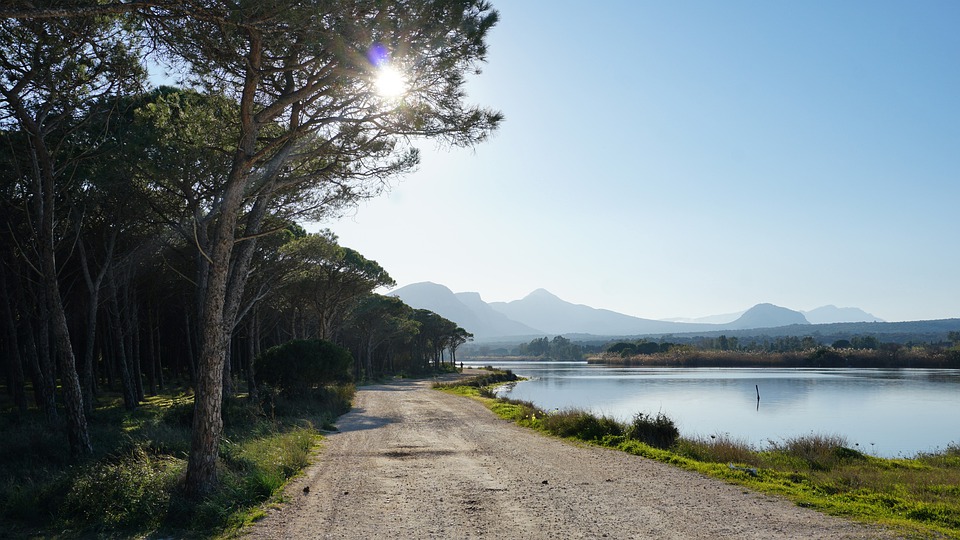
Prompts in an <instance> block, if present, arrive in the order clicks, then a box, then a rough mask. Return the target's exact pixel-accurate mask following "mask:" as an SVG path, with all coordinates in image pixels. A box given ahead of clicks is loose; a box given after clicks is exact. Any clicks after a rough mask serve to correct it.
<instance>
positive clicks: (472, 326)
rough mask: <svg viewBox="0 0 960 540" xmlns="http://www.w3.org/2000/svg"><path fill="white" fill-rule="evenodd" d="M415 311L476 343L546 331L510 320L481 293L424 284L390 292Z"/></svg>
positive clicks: (538, 333) (426, 282)
mask: <svg viewBox="0 0 960 540" xmlns="http://www.w3.org/2000/svg"><path fill="white" fill-rule="evenodd" d="M389 294H390V296H396V297H399V298H400V299H401V300H403V301H404V302H405V303H406V304H407V305H408V306H410V307H412V308H415V309H429V310H430V311H433V312H434V313H437V314H439V315H441V316H443V317H445V318H447V319H450V320H451V321H454V322H456V323H457V324H459V325H460V326H462V327H463V328H464V329H465V330H466V331H467V332H470V333H472V334H473V335H474V337H475V338H476V339H479V340H482V339H487V338H493V337H516V336H535V335H543V334H544V331H543V330H539V329H536V328H531V327H529V326H527V325H525V324H523V323H521V322H517V321H514V320H511V319H509V318H507V317H506V316H505V315H503V314H502V313H499V312H497V311H496V310H494V309H493V308H491V307H490V305H489V304H487V303H486V302H484V301H483V299H482V298H480V294H479V293H458V294H454V292H453V291H451V290H450V289H448V288H447V287H445V286H443V285H438V284H436V283H431V282H429V281H424V282H421V283H414V284H412V285H407V286H406V287H401V288H399V289H396V290H394V291H391V292H390V293H389Z"/></svg>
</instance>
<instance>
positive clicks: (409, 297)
mask: <svg viewBox="0 0 960 540" xmlns="http://www.w3.org/2000/svg"><path fill="white" fill-rule="evenodd" d="M390 294H391V295H393V296H398V297H400V298H401V299H402V300H403V301H404V302H406V303H407V304H408V305H410V306H412V307H414V308H420V309H429V310H431V311H434V312H436V313H439V314H440V315H442V316H444V317H446V318H448V319H450V320H452V321H455V322H456V323H457V324H459V325H460V326H462V327H464V328H465V329H466V330H467V331H468V332H471V333H473V334H474V336H475V339H476V340H477V341H486V342H493V341H497V340H498V339H505V338H506V339H509V340H512V341H518V342H519V341H523V340H527V341H528V340H530V339H532V338H534V337H540V336H553V335H565V336H567V337H568V338H569V337H571V336H580V337H587V336H590V337H591V338H596V339H599V338H602V337H604V336H606V337H630V336H662V335H667V334H670V335H684V334H686V335H690V334H701V335H711V334H713V335H719V333H724V332H726V333H728V334H729V335H737V334H742V333H744V332H750V331H751V330H756V329H759V331H758V332H756V334H758V335H759V334H760V333H763V334H767V333H770V334H776V333H779V332H780V330H785V331H786V329H789V332H792V333H793V334H797V333H807V334H809V333H817V332H820V331H823V332H826V331H827V328H826V327H827V326H830V325H833V327H832V328H831V329H830V331H836V330H839V331H840V332H844V331H847V330H849V329H850V328H859V327H861V326H858V325H865V326H864V327H867V328H870V329H871V330H873V329H874V328H876V326H874V325H876V324H880V322H879V321H880V320H879V319H877V318H876V317H874V316H873V315H870V314H869V313H867V312H865V311H863V310H860V309H858V308H838V307H836V306H823V307H820V308H817V309H814V310H811V311H808V312H806V313H804V312H800V311H795V310H792V309H787V308H785V307H780V306H775V305H773V304H757V305H755V306H753V307H752V308H750V309H748V310H746V311H744V312H741V313H732V314H727V315H716V316H713V317H702V318H699V319H685V320H686V321H697V322H678V320H676V319H674V320H670V321H660V320H654V319H643V318H640V317H633V316H630V315H625V314H623V313H617V312H615V311H610V310H608V309H597V308H593V307H590V306H585V305H582V304H573V303H571V302H567V301H566V300H563V299H561V298H559V297H557V296H556V295H554V294H552V293H550V292H549V291H547V290H545V289H537V290H535V291H533V292H532V293H530V294H528V295H527V296H525V297H524V298H522V299H520V300H514V301H512V302H490V303H487V302H484V301H483V299H482V298H481V297H480V294H479V293H475V292H462V293H454V292H453V291H451V290H450V289H448V288H447V287H445V286H443V285H438V284H436V283H430V282H423V283H414V284H412V285H407V286H405V287H401V288H399V289H396V290H395V291H393V292H391V293H390ZM709 320H712V321H715V322H714V323H712V324H711V323H708V322H706V321H709ZM721 321H722V322H721ZM811 323H813V324H811ZM814 324H815V325H816V327H814ZM836 325H841V326H843V325H846V327H844V328H842V329H838V328H836ZM765 329H777V330H776V331H770V332H767V330H765ZM873 331H875V330H873Z"/></svg>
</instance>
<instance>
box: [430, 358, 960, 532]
mask: <svg viewBox="0 0 960 540" xmlns="http://www.w3.org/2000/svg"><path fill="white" fill-rule="evenodd" d="M495 373H499V375H497V376H498V377H501V378H503V379H505V380H509V379H510V376H512V375H513V374H512V373H509V372H495ZM483 377H485V378H487V379H489V378H490V376H489V375H484V376H483ZM475 382H476V381H465V382H463V383H461V385H460V386H456V387H450V386H449V385H446V386H444V387H442V388H441V389H443V390H445V391H451V392H454V393H457V394H460V395H465V396H470V397H474V398H476V399H479V400H481V401H483V402H484V403H485V404H486V405H487V407H489V408H490V409H491V410H492V411H493V412H494V413H496V414H497V415H499V416H500V417H502V418H505V419H508V420H512V421H514V422H516V423H517V424H519V425H521V426H525V427H529V428H531V429H535V430H538V431H541V432H543V433H545V434H549V435H553V436H557V437H563V438H568V439H574V440H577V441H583V442H586V443H589V444H595V445H599V446H606V447H610V448H616V449H619V450H622V451H624V452H628V453H630V454H634V455H638V456H643V457H646V458H650V459H654V460H657V461H661V462H664V463H669V464H671V465H675V466H678V467H682V468H684V469H687V470H691V471H696V472H699V473H702V474H706V475H709V476H712V477H714V478H718V479H721V480H724V481H727V482H732V483H735V484H739V485H743V486H746V487H749V488H751V489H755V490H757V491H760V492H763V493H769V494H773V495H778V496H782V497H785V498H787V499H790V500H792V501H793V502H795V503H796V504H797V505H799V506H803V507H807V508H814V509H816V510H819V511H821V512H825V513H828V514H832V515H836V516H843V517H846V518H850V519H855V520H859V521H864V522H873V523H878V524H881V525H885V526H888V527H892V528H895V529H897V530H898V531H902V532H903V533H905V534H907V535H910V536H918V537H925V538H929V537H931V536H933V537H937V536H940V537H947V538H960V487H958V486H960V447H958V446H950V447H948V448H947V449H946V450H945V451H943V452H940V453H936V454H918V455H916V456H915V457H913V458H909V459H906V458H897V459H885V458H878V457H874V456H870V455H867V454H864V453H862V452H860V451H858V450H856V449H853V448H850V447H849V446H848V444H847V441H846V439H845V438H844V437H842V436H839V435H822V434H811V435H808V436H803V437H796V438H792V439H786V440H784V441H779V442H774V441H770V443H769V445H768V446H767V447H766V448H763V449H760V448H756V447H754V446H752V445H750V444H749V443H746V442H744V441H740V440H736V439H733V438H730V437H728V436H723V435H715V436H711V437H699V438H693V439H688V438H684V437H681V436H680V433H679V431H678V430H677V428H676V426H675V425H674V423H673V421H672V420H670V419H669V418H667V417H666V416H664V415H662V414H657V415H647V414H643V413H638V414H637V415H636V416H634V418H633V420H632V421H631V422H629V423H624V422H621V421H619V420H617V419H614V418H610V417H605V416H597V415H594V414H592V413H590V412H587V411H582V410H565V411H552V412H548V411H543V410H541V409H539V408H538V407H536V406H535V405H534V404H532V403H530V402H525V401H518V400H509V399H502V398H497V397H496V395H495V394H494V392H493V390H492V387H491V386H479V387H478V386H476V385H475V384H474V383H475Z"/></svg>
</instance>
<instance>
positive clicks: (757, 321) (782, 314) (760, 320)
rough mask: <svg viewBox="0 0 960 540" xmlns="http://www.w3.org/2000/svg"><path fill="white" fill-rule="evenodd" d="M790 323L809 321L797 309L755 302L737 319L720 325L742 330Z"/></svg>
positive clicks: (805, 322)
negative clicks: (755, 303)
mask: <svg viewBox="0 0 960 540" xmlns="http://www.w3.org/2000/svg"><path fill="white" fill-rule="evenodd" d="M791 324H810V321H808V320H807V319H806V317H804V316H803V313H800V312H799V311H793V310H792V309H787V308H784V307H780V306H775V305H773V304H757V305H755V306H753V307H752V308H750V309H748V310H747V311H746V312H744V314H743V315H741V316H740V318H738V319H737V320H735V321H733V322H732V323H728V324H724V325H721V326H723V327H724V329H730V330H743V329H746V328H775V327H777V326H789V325H791Z"/></svg>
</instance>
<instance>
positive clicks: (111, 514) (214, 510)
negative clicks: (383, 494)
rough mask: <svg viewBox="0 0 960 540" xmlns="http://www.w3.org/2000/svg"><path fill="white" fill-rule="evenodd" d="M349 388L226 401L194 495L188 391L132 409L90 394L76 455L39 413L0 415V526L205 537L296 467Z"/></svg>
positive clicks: (225, 528) (62, 533)
mask: <svg viewBox="0 0 960 540" xmlns="http://www.w3.org/2000/svg"><path fill="white" fill-rule="evenodd" d="M353 392H354V389H353V387H352V386H350V385H346V386H331V387H325V388H318V389H314V390H312V391H311V392H309V393H308V394H305V395H300V396H297V397H290V396H285V395H282V394H281V393H279V392H276V391H272V390H271V389H269V388H264V389H263V392H262V394H263V401H262V403H256V404H255V403H250V402H249V401H248V400H247V399H246V397H245V396H239V397H233V398H230V399H229V400H227V401H226V402H225V404H224V410H223V414H224V436H223V439H222V442H221V445H220V459H219V463H218V476H219V480H220V481H219V486H218V487H217V489H215V490H214V491H213V492H212V493H211V494H209V495H208V496H206V497H205V498H203V499H201V500H195V499H188V498H187V497H186V496H185V495H184V493H183V488H182V481H183V478H184V474H185V471H186V462H187V456H188V454H189V450H190V427H191V421H192V414H193V397H192V395H190V394H188V393H183V392H180V393H168V394H165V395H161V396H154V397H149V398H147V399H146V401H145V402H144V403H143V404H141V406H140V407H139V408H138V409H136V410H134V411H126V410H124V409H123V407H122V404H121V402H120V400H119V399H114V398H113V397H107V398H106V399H102V400H100V401H101V403H102V405H101V406H100V407H99V408H98V409H97V410H96V411H95V413H94V414H93V415H92V416H91V419H90V431H91V436H92V439H93V445H94V449H95V451H96V454H95V455H93V456H91V457H90V458H88V459H86V460H84V461H83V462H80V463H76V462H74V461H72V460H71V458H70V456H69V455H68V450H67V449H66V448H65V446H66V445H65V444H63V441H62V440H61V437H62V435H61V432H60V431H59V430H52V429H50V427H49V426H47V425H46V424H44V423H43V422H42V420H41V419H40V418H30V417H27V418H24V417H22V416H21V417H19V418H14V417H12V416H10V417H7V416H4V415H0V428H2V429H3V432H4V434H5V436H4V437H3V438H2V439H0V530H2V531H4V532H5V533H6V534H9V535H10V536H13V537H18V536H25V537H31V536H39V537H46V536H50V535H51V534H52V533H53V531H56V536H57V537H58V538H88V537H107V538H111V537H112V538H127V537H143V536H147V535H162V536H173V537H193V538H206V537H213V536H218V535H222V534H225V533H229V531H235V530H238V529H239V528H240V527H241V526H242V525H243V524H245V523H247V522H249V521H251V520H254V519H256V518H257V517H258V516H259V515H260V514H261V513H262V512H261V511H259V510H258V507H259V505H261V504H262V503H263V502H266V501H268V500H270V499H271V498H273V497H276V496H277V495H278V493H279V490H280V489H281V488H282V487H283V486H284V484H285V483H286V482H287V480H288V479H289V478H290V477H292V476H294V475H296V474H297V473H298V472H299V471H300V470H302V469H303V468H304V467H305V466H306V465H307V464H308V462H309V458H310V453H311V451H312V449H313V448H314V447H315V445H316V442H317V441H318V440H319V439H320V433H319V431H318V428H321V427H325V428H330V427H332V422H333V420H334V419H335V418H336V417H337V416H339V415H341V414H343V413H344V412H346V411H347V410H349V408H350V401H351V400H352V397H353ZM14 424H15V425H14ZM12 428H16V429H12Z"/></svg>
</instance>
